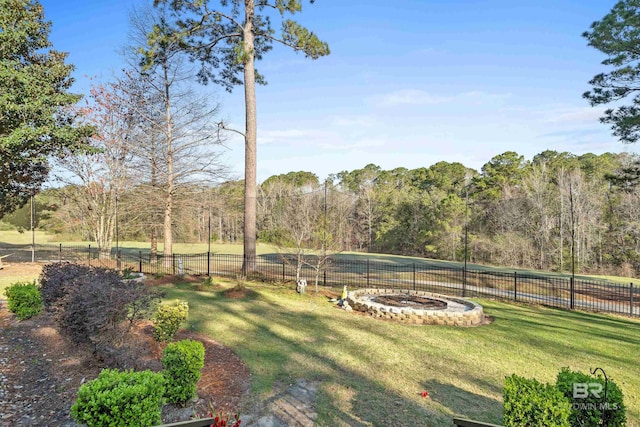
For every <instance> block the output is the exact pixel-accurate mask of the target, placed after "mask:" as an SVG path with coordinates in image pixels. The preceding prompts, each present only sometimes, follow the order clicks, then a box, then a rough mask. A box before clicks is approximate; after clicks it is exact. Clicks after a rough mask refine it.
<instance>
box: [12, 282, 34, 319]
mask: <svg viewBox="0 0 640 427" xmlns="http://www.w3.org/2000/svg"><path fill="white" fill-rule="evenodd" d="M4 293H5V295H6V296H7V302H8V306H9V310H10V311H11V312H12V313H14V314H15V315H16V316H17V317H18V319H20V320H25V319H29V318H31V317H33V316H35V315H37V314H40V310H41V308H42V296H41V295H40V289H38V286H37V285H36V283H35V282H33V283H29V282H17V283H14V284H12V285H11V286H9V287H7V288H6V289H5V290H4Z"/></svg>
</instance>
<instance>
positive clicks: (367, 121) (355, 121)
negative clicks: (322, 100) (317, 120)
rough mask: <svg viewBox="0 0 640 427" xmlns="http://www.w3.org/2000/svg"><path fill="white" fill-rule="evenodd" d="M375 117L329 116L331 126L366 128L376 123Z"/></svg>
mask: <svg viewBox="0 0 640 427" xmlns="http://www.w3.org/2000/svg"><path fill="white" fill-rule="evenodd" d="M376 121H377V120H376V119H375V118H374V117H373V116H365V115H353V116H335V117H331V118H330V122H331V125H332V126H339V127H347V128H351V127H360V128H368V127H372V126H373V125H375V124H376Z"/></svg>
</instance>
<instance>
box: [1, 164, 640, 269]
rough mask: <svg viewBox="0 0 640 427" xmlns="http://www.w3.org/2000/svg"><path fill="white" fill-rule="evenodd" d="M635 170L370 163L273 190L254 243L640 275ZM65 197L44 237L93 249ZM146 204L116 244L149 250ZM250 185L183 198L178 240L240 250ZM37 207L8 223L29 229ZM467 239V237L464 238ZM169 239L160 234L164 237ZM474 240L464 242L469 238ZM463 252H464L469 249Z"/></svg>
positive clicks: (128, 197) (135, 209)
mask: <svg viewBox="0 0 640 427" xmlns="http://www.w3.org/2000/svg"><path fill="white" fill-rule="evenodd" d="M637 163H638V158H637V157H636V156H635V155H630V154H626V153H622V154H612V153H605V154H602V155H594V154H584V155H581V156H576V155H573V154H571V153H567V152H562V153H560V152H556V151H544V152H542V153H540V154H538V155H536V156H534V158H533V159H532V160H531V161H527V160H525V159H524V157H523V156H521V155H518V154H517V153H515V152H512V151H509V152H505V153H503V154H500V155H498V156H495V157H494V158H492V159H491V160H490V161H489V162H487V163H486V164H485V165H484V166H483V167H482V168H481V170H480V171H476V170H474V169H471V168H468V167H465V166H464V165H463V164H461V163H455V162H454V163H449V162H438V163H436V164H434V165H432V166H429V167H424V168H417V169H406V168H396V169H392V170H383V169H381V168H380V167H379V166H376V165H373V164H369V165H367V166H365V167H364V168H362V169H356V170H352V171H342V172H339V173H336V174H332V175H330V176H329V177H328V178H327V179H326V180H325V181H321V180H320V179H319V178H318V177H317V176H316V175H315V174H313V173H311V172H304V171H301V172H290V173H287V174H283V175H276V176H272V177H270V178H268V179H267V180H265V181H264V182H263V183H262V185H261V186H260V191H259V193H258V238H259V240H260V241H262V242H268V243H272V244H276V245H280V246H288V247H294V248H298V249H299V251H300V252H304V251H307V252H309V251H315V252H318V251H321V250H323V251H324V252H327V251H328V252H330V253H335V252H339V251H369V252H382V253H392V254H402V255H416V256H423V257H430V258H437V259H443V260H452V261H463V260H464V257H465V246H466V251H467V259H468V261H469V262H474V263H486V264H494V265H503V266H514V267H515V266H517V267H524V268H536V269H542V270H553V271H570V270H571V268H572V265H573V263H575V268H576V271H577V272H585V273H586V272H589V273H602V274H621V275H626V276H633V275H634V274H635V273H636V272H637V271H638V270H639V269H640V256H639V249H640V248H639V244H640V239H639V238H640V191H639V190H638V188H637V187H636V185H635V176H634V175H632V174H631V175H630V174H629V171H633V170H634V167H635V166H636V165H637ZM67 192H68V188H63V189H57V190H48V191H45V192H43V193H41V194H39V195H38V196H37V197H36V200H37V203H36V205H37V209H38V212H39V215H37V216H38V217H39V218H40V222H39V224H38V225H39V227H40V228H41V229H45V230H47V231H49V232H54V233H67V234H74V235H77V236H79V237H82V238H86V239H89V238H90V237H91V234H90V232H88V231H87V230H88V228H87V227H86V224H84V223H83V221H84V219H85V218H84V217H83V216H82V215H77V214H74V212H77V208H76V207H75V206H74V205H75V203H69V202H68V201H66V200H65V198H64V195H65V194H66V193H67ZM147 196H148V193H146V192H141V193H140V194H138V192H137V190H136V188H133V189H131V190H129V191H128V192H127V193H126V194H124V195H122V196H121V199H120V206H121V207H120V214H119V219H118V222H119V234H120V235H119V238H120V239H121V240H125V239H132V240H149V239H150V238H151V237H152V236H150V233H149V230H152V229H153V230H161V229H162V227H161V225H162V220H163V219H162V215H161V211H160V209H161V204H160V205H158V209H157V210H158V212H155V213H154V212H151V211H150V210H152V208H153V205H154V204H153V203H149V202H148V200H147V199H148V197H147ZM243 208H244V206H243V182H242V181H228V182H225V183H223V184H221V185H217V186H215V187H203V186H196V185H193V186H191V187H185V188H183V191H181V192H180V193H179V195H177V197H176V202H175V214H174V231H173V233H174V236H173V237H174V238H175V239H176V240H177V241H182V242H206V241H207V236H209V235H210V236H211V239H212V240H213V241H220V242H236V241H241V239H242V225H243V224H242V218H243V215H242V213H243ZM28 214H29V207H28V205H27V206H26V207H25V208H23V209H22V210H21V211H18V212H16V213H15V214H13V215H11V216H8V217H5V222H11V223H14V224H15V225H18V226H21V227H23V228H28V220H27V219H25V218H28ZM465 231H466V233H465ZM160 232H161V231H160ZM465 235H466V238H465ZM465 241H466V243H467V244H466V245H465Z"/></svg>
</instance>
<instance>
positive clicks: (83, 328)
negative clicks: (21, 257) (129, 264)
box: [41, 264, 159, 364]
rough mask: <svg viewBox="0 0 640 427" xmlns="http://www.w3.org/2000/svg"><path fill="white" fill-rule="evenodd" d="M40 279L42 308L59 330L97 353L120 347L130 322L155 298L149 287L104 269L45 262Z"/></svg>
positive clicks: (146, 308)
mask: <svg viewBox="0 0 640 427" xmlns="http://www.w3.org/2000/svg"><path fill="white" fill-rule="evenodd" d="M41 281H42V285H43V299H44V300H45V307H47V309H48V311H50V312H52V313H53V314H54V316H55V319H56V322H57V324H58V328H59V330H60V332H61V333H63V334H64V335H66V336H67V337H69V338H70V339H71V341H73V342H74V343H76V344H89V345H92V346H93V347H94V351H95V352H96V354H100V355H105V354H107V353H112V350H113V349H114V348H117V347H121V345H122V344H123V342H124V339H125V338H126V332H127V331H128V327H129V326H130V325H131V323H133V321H134V320H138V319H140V318H143V317H146V316H147V315H148V312H149V311H150V310H151V307H152V306H153V302H154V301H155V300H157V299H158V297H159V295H158V293H157V292H156V291H155V290H154V289H153V288H149V287H147V286H145V285H143V284H141V283H125V282H123V280H122V277H121V276H120V274H119V273H118V272H117V271H116V270H110V269H105V268H97V267H86V266H79V265H75V264H49V265H46V266H45V267H44V270H43V273H42V278H41ZM126 320H128V321H129V323H128V324H126V322H125V321H126ZM117 362H118V361H115V364H118V363H117Z"/></svg>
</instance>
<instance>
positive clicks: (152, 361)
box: [0, 303, 251, 427]
mask: <svg viewBox="0 0 640 427" xmlns="http://www.w3.org/2000/svg"><path fill="white" fill-rule="evenodd" d="M2 305H3V306H2V307H1V308H0V330H2V334H1V335H0V425H7V426H8V425H11V426H33V425H38V426H52V427H53V426H56V427H71V426H77V424H76V423H75V422H74V420H73V419H72V418H71V417H70V415H69V409H70V407H71V405H72V404H73V402H74V401H75V399H76V392H77V390H78V388H79V387H80V385H81V384H83V383H84V382H86V381H89V380H91V379H93V378H96V377H97V376H98V374H99V373H100V371H101V370H102V369H103V368H105V367H108V366H106V364H105V362H100V361H99V360H97V359H96V358H95V357H94V356H93V355H92V353H91V351H89V350H87V349H83V348H81V347H78V346H76V345H74V344H71V343H69V342H68V341H67V340H65V339H64V338H63V337H61V336H60V334H58V332H57V330H56V329H55V327H54V326H55V325H54V322H53V319H52V318H51V316H49V315H47V314H44V313H43V314H41V315H39V316H37V317H35V318H33V319H30V320H26V321H18V320H17V319H16V318H15V317H14V316H13V315H12V314H11V313H10V312H9V311H8V310H7V309H6V304H4V303H3V304H2ZM187 338H189V339H194V340H198V341H201V342H202V343H203V344H204V346H205V366H204V369H203V370H202V378H201V380H200V382H199V383H198V400H197V401H194V402H190V404H189V406H187V407H175V406H173V405H166V406H165V408H164V409H163V422H165V423H168V422H176V421H184V420H188V419H189V418H191V417H193V416H194V415H195V414H197V415H199V416H205V415H208V413H209V410H210V407H214V408H215V410H216V411H219V412H224V413H233V412H235V411H237V409H238V408H239V406H240V404H241V401H242V399H243V398H244V397H245V396H246V394H247V392H248V390H249V386H250V384H251V375H250V373H249V369H248V368H247V366H246V365H245V364H244V362H242V360H240V358H239V357H238V356H237V355H236V354H235V353H234V352H233V351H232V350H231V349H229V348H227V347H224V346H223V345H221V344H219V343H217V342H216V341H214V340H212V339H210V338H208V337H206V336H204V335H202V334H198V333H195V332H192V331H180V332H179V333H178V335H177V336H176V340H181V339H187ZM132 339H133V345H131V348H132V350H131V351H130V352H128V353H127V355H126V356H127V358H125V359H126V360H129V363H128V364H129V366H130V367H134V368H135V369H151V370H153V371H158V370H160V369H161V368H162V365H161V363H160V359H161V355H162V350H163V348H164V345H162V344H160V343H158V342H156V341H154V340H153V326H152V325H151V324H150V323H149V322H142V323H139V324H137V325H135V327H134V328H133V334H132Z"/></svg>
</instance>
